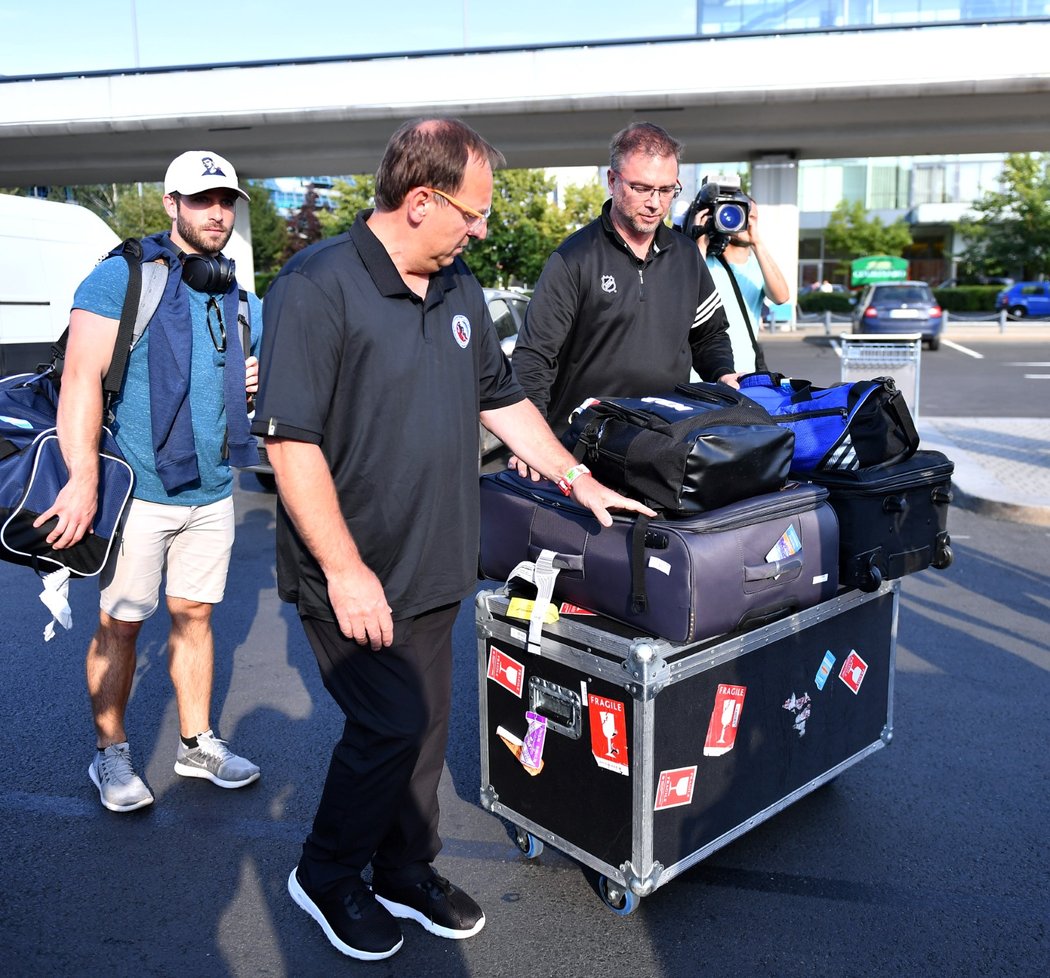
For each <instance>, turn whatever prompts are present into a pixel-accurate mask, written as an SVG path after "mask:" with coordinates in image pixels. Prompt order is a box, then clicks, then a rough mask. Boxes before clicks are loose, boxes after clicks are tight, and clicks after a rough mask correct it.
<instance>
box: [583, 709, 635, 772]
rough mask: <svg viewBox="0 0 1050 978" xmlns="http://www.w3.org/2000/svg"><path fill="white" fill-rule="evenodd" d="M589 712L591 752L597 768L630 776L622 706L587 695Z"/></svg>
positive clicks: (625, 725) (625, 723)
mask: <svg viewBox="0 0 1050 978" xmlns="http://www.w3.org/2000/svg"><path fill="white" fill-rule="evenodd" d="M587 710H588V713H589V715H590V722H591V753H592V754H593V755H594V760H595V761H596V762H597V764H598V767H601V768H605V770H607V771H615V772H616V773H617V774H628V773H629V771H630V768H629V766H628V761H627V717H626V714H625V713H624V707H623V703H621V702H620V701H619V700H610V699H607V698H606V697H604V696H596V695H595V694H594V693H588V694H587Z"/></svg>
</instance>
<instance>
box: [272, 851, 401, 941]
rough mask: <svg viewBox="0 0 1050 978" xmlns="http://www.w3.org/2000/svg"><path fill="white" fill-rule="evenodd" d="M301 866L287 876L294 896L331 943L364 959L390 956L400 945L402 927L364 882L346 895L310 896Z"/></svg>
mask: <svg viewBox="0 0 1050 978" xmlns="http://www.w3.org/2000/svg"><path fill="white" fill-rule="evenodd" d="M298 871H299V867H298V866H296V867H295V869H293V870H292V872H291V874H290V875H289V877H288V892H289V893H290V894H291V896H292V899H293V900H294V901H295V902H296V903H297V904H299V906H300V907H302V908H303V910H305V911H306V912H307V913H308V914H309V915H310V916H311V917H313V918H314V920H316V921H317V922H318V923H319V924H320V925H321V930H323V931H324V933H325V937H327V938H328V940H329V941H331V942H332V946H333V947H334V948H335V949H336V950H338V951H342V953H343V954H348V955H349V956H350V957H352V958H358V959H360V960H361V961H378V960H380V959H381V958H389V957H390V956H391V955H392V954H394V953H396V952H397V951H399V950H400V949H401V945H402V944H403V943H404V938H403V937H402V936H401V927H400V925H399V924H398V922H397V921H396V920H394V918H393V917H391V916H390V914H388V913H387V912H386V910H384V909H383V907H381V906H380V905H379V904H378V903H377V902H376V898H375V896H374V895H373V893H372V891H371V890H370V889H369V888H368V887H367V886H365V884H364V883H361V884H360V886H358V887H355V888H354V889H353V890H352V891H351V892H350V893H348V894H347V895H346V896H331V897H327V898H325V897H317V898H316V899H315V898H314V897H311V896H310V895H309V894H308V893H307V892H306V890H305V889H304V888H303V885H302V883H300V882H299V877H298V875H297V874H298Z"/></svg>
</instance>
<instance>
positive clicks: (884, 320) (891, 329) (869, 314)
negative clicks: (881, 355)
mask: <svg viewBox="0 0 1050 978" xmlns="http://www.w3.org/2000/svg"><path fill="white" fill-rule="evenodd" d="M943 329H944V312H943V310H942V309H941V307H940V306H939V305H938V304H937V300H936V299H935V298H934V297H933V290H932V289H931V288H930V287H929V285H927V284H926V283H925V282H887V283H884V284H882V285H869V286H868V287H867V288H866V289H865V290H864V292H863V294H862V295H861V297H860V300H859V301H858V302H857V304H856V306H854V309H853V332H854V333H921V334H922V340H923V342H924V343H925V344H926V345H927V346H928V347H929V348H930V349H931V350H936V349H937V348H938V347H939V346H940V345H941V331H942V330H943Z"/></svg>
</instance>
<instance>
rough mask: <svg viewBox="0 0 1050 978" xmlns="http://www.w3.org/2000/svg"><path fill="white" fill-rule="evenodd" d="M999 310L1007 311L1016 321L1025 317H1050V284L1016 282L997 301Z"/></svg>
mask: <svg viewBox="0 0 1050 978" xmlns="http://www.w3.org/2000/svg"><path fill="white" fill-rule="evenodd" d="M995 307H996V308H997V309H1005V310H1006V311H1007V312H1008V313H1009V314H1010V315H1011V316H1013V317H1014V319H1023V318H1024V317H1025V316H1050V284H1048V283H1046V282H1015V283H1014V284H1013V285H1011V286H1010V288H1008V289H1004V290H1003V291H1002V292H1000V293H999V295H998V296H997V297H996V300H995Z"/></svg>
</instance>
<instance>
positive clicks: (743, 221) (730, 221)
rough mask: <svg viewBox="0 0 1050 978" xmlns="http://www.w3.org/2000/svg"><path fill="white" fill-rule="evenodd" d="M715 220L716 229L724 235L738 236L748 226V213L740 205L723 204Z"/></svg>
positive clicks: (716, 211) (719, 207) (718, 209)
mask: <svg viewBox="0 0 1050 978" xmlns="http://www.w3.org/2000/svg"><path fill="white" fill-rule="evenodd" d="M714 219H715V228H716V229H717V230H719V231H721V232H722V233H723V234H737V233H739V232H740V231H742V230H743V229H744V227H745V226H746V225H747V211H746V210H745V209H744V208H743V207H742V206H741V205H740V204H721V205H719V206H718V207H717V208H716V209H715V215H714Z"/></svg>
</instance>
